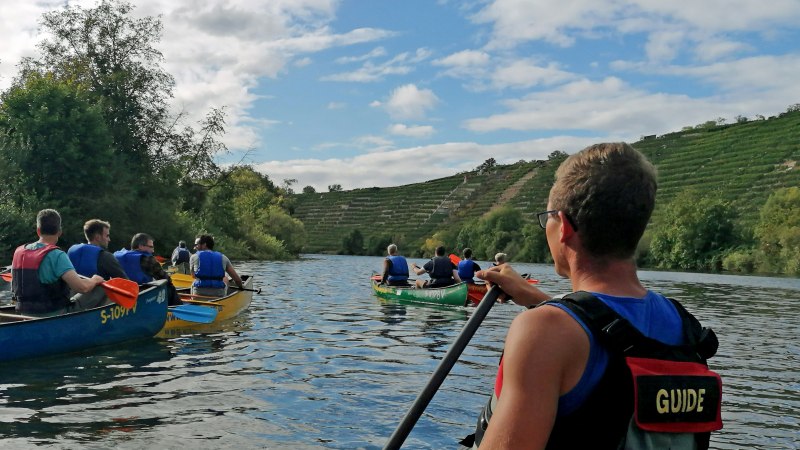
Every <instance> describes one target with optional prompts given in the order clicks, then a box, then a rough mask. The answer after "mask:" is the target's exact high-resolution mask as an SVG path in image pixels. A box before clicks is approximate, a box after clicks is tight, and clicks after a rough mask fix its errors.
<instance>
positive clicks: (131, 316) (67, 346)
mask: <svg viewBox="0 0 800 450" xmlns="http://www.w3.org/2000/svg"><path fill="white" fill-rule="evenodd" d="M0 311H2V313H3V315H2V316H1V317H0V348H2V349H3V351H2V352H0V361H8V360H13V359H21V358H34V357H39V356H46V355H56V354H63V353H71V352H77V351H81V350H84V349H88V348H92V347H99V346H104V345H110V344H117V343H120V342H123V341H128V340H132V339H140V338H147V337H152V336H154V335H155V334H156V333H158V331H159V330H160V329H161V327H163V326H164V320H165V318H166V316H167V284H166V282H164V281H154V282H152V283H148V284H146V285H144V286H143V287H142V290H141V291H140V292H139V297H138V298H137V299H136V304H135V305H134V307H133V308H131V309H125V308H123V307H122V306H119V305H117V304H116V303H112V304H109V305H105V306H100V307H97V308H92V309H87V310H85V311H77V312H73V313H69V314H63V315H60V316H52V317H42V318H26V317H28V316H17V317H14V316H15V314H14V307H13V306H4V307H2V308H0Z"/></svg>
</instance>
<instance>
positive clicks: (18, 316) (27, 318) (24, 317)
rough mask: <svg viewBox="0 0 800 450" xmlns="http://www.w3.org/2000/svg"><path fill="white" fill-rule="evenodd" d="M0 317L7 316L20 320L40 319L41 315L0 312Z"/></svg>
mask: <svg viewBox="0 0 800 450" xmlns="http://www.w3.org/2000/svg"><path fill="white" fill-rule="evenodd" d="M0 317H7V318H9V319H20V320H31V319H41V317H32V316H23V315H22V314H6V313H0Z"/></svg>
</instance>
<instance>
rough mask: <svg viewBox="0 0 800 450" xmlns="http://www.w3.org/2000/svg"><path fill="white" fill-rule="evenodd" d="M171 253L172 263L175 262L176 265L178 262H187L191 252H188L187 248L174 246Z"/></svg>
mask: <svg viewBox="0 0 800 450" xmlns="http://www.w3.org/2000/svg"><path fill="white" fill-rule="evenodd" d="M173 254H174V256H173V257H172V263H173V264H175V265H176V266H177V265H178V264H182V263H188V262H189V257H191V256H192V255H191V253H189V250H187V249H185V248H183V247H178V248H176V249H175V251H174V252H173Z"/></svg>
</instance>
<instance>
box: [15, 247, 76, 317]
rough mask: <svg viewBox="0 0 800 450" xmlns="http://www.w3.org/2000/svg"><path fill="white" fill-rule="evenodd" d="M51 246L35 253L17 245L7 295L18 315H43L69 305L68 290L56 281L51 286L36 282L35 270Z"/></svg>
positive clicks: (65, 284) (36, 273)
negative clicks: (10, 298)
mask: <svg viewBox="0 0 800 450" xmlns="http://www.w3.org/2000/svg"><path fill="white" fill-rule="evenodd" d="M57 249H58V247H57V246H55V245H45V246H44V247H40V248H37V249H35V250H29V249H26V248H25V245H20V246H19V247H17V249H16V250H15V251H14V257H13V259H12V260H11V292H12V294H13V297H14V300H15V301H16V304H17V305H16V310H17V311H18V312H19V313H20V314H46V313H49V312H52V311H57V310H59V309H62V308H64V307H66V306H67V305H68V304H69V286H68V285H67V283H66V282H64V280H62V279H61V278H59V279H58V280H57V281H55V282H54V283H50V284H43V283H42V282H41V281H39V266H41V265H42V260H43V259H44V257H45V256H46V255H47V254H48V253H50V252H51V251H53V250H57Z"/></svg>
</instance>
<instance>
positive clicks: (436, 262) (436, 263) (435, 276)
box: [429, 256, 454, 286]
mask: <svg viewBox="0 0 800 450" xmlns="http://www.w3.org/2000/svg"><path fill="white" fill-rule="evenodd" d="M431 261H433V270H431V271H430V273H429V275H430V277H431V284H433V285H439V286H447V285H450V284H452V283H453V281H454V280H453V262H452V261H450V258H448V257H447V256H436V257H434V258H433V259H431Z"/></svg>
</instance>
